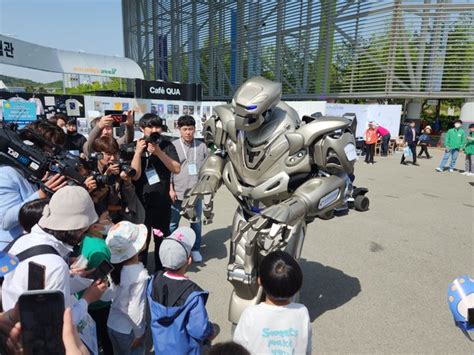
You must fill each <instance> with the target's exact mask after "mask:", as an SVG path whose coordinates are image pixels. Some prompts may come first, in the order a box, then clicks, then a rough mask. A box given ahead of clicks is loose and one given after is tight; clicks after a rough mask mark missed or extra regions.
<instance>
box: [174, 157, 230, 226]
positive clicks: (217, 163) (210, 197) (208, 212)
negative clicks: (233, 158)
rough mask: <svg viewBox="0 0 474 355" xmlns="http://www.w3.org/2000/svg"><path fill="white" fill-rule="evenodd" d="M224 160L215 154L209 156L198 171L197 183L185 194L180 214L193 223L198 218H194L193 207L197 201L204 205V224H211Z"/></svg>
mask: <svg viewBox="0 0 474 355" xmlns="http://www.w3.org/2000/svg"><path fill="white" fill-rule="evenodd" d="M224 163H225V159H224V158H223V157H222V156H220V155H217V154H213V155H210V156H209V157H208V158H207V159H206V161H205V162H204V165H203V166H202V168H201V170H200V171H199V181H198V183H197V184H196V185H194V187H193V188H192V189H191V190H190V191H189V192H188V193H187V194H186V196H185V198H184V200H183V204H182V212H181V214H182V215H183V216H184V217H185V218H187V219H189V220H190V221H191V222H195V221H196V220H197V218H198V217H199V216H196V212H195V209H194V207H195V205H196V202H197V201H198V200H199V199H202V201H203V203H204V209H203V212H204V223H205V224H208V223H212V218H213V217H214V212H213V211H212V209H213V206H214V194H215V193H216V192H217V190H218V189H219V187H220V186H221V183H222V170H224Z"/></svg>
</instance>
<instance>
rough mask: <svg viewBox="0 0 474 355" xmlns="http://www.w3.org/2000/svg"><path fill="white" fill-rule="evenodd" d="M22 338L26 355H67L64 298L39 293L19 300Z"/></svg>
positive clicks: (51, 292) (25, 294)
mask: <svg viewBox="0 0 474 355" xmlns="http://www.w3.org/2000/svg"><path fill="white" fill-rule="evenodd" d="M18 302H19V306H20V307H19V308H20V322H21V333H22V335H21V337H22V343H23V353H24V354H25V355H33V354H34V355H40V354H41V355H43V354H44V355H46V354H55V355H56V354H57V355H62V354H65V350H64V344H63V339H62V334H63V316H64V295H63V293H62V292H61V291H56V290H47V291H45V290H35V291H28V292H25V293H24V294H22V295H21V296H20V298H19V301H18Z"/></svg>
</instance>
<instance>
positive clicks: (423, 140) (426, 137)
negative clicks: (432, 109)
mask: <svg viewBox="0 0 474 355" xmlns="http://www.w3.org/2000/svg"><path fill="white" fill-rule="evenodd" d="M430 134H431V127H430V126H426V127H425V129H424V130H423V134H422V135H421V136H420V138H419V139H418V142H419V144H420V146H421V150H420V152H419V153H418V158H421V155H422V154H423V152H424V153H425V154H426V159H431V156H430V153H428V146H429V144H430V141H431V138H430Z"/></svg>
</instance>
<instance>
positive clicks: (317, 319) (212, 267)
mask: <svg viewBox="0 0 474 355" xmlns="http://www.w3.org/2000/svg"><path fill="white" fill-rule="evenodd" d="M433 154H434V159H431V160H426V159H421V160H420V161H419V162H420V165H421V166H419V167H416V166H411V165H409V166H402V165H400V164H399V159H400V155H395V156H392V157H389V158H378V159H377V163H376V164H375V165H365V164H362V163H358V164H357V167H356V176H357V178H356V185H360V186H366V187H368V188H369V189H370V198H371V208H370V210H369V211H368V212H365V213H359V212H355V211H351V213H350V214H349V215H348V216H345V217H336V218H334V219H332V220H330V221H322V220H316V221H315V222H313V223H312V224H311V225H310V226H309V229H308V235H307V237H306V241H305V245H304V248H303V254H302V261H301V265H302V268H303V271H304V285H303V289H302V295H301V302H302V303H304V304H305V305H306V306H307V307H308V309H309V312H310V316H311V321H312V324H313V353H376V352H377V353H381V352H384V353H421V352H423V353H428V352H431V353H433V352H436V353H466V354H467V353H471V352H472V351H473V343H470V342H469V341H468V340H467V339H466V338H465V337H464V335H463V334H462V332H461V331H460V330H458V329H457V328H456V327H455V326H454V325H453V322H452V317H451V314H450V311H449V309H448V305H447V300H446V299H447V296H446V292H447V287H448V285H449V283H450V282H451V281H452V280H453V279H454V278H455V277H456V276H458V275H461V274H464V273H468V274H471V275H474V261H473V257H474V248H473V245H474V243H473V236H474V234H473V221H474V213H473V212H474V198H473V197H474V193H473V192H474V179H473V178H468V177H464V176H461V175H460V174H459V173H448V172H445V173H436V172H435V171H434V168H435V167H436V164H438V163H439V161H440V158H441V151H433ZM457 166H458V167H461V166H464V156H463V155H460V158H459V160H458V164H457ZM235 206H236V203H235V202H234V200H233V198H232V196H231V195H230V194H229V193H228V192H227V191H226V190H225V188H221V190H220V191H219V193H218V194H217V197H216V203H215V211H216V217H215V221H214V223H213V224H212V225H210V226H205V227H204V237H203V248H202V253H203V256H204V259H205V263H204V264H202V265H200V266H197V267H193V268H192V270H191V272H190V276H191V278H192V279H193V280H195V281H196V282H197V283H198V284H199V285H200V286H201V287H203V288H205V289H208V290H209V291H210V297H209V302H208V307H207V308H208V311H209V314H210V316H211V318H212V320H213V321H214V322H216V323H218V324H219V325H220V326H221V330H222V331H221V334H220V336H219V338H218V340H219V341H225V340H228V339H230V324H229V322H228V321H227V305H228V300H229V295H230V292H231V285H230V284H229V283H228V282H227V281H226V264H227V257H228V249H229V243H228V236H229V226H230V224H231V222H232V215H233V210H234V208H235Z"/></svg>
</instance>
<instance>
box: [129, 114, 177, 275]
mask: <svg viewBox="0 0 474 355" xmlns="http://www.w3.org/2000/svg"><path fill="white" fill-rule="evenodd" d="M138 124H139V126H140V130H141V131H142V132H143V134H144V140H145V141H146V142H147V151H146V153H145V156H144V157H142V170H143V173H142V176H141V177H140V179H139V180H138V181H137V182H136V183H135V186H136V187H137V194H138V196H139V197H140V200H141V201H142V203H143V206H144V207H145V210H146V218H145V225H146V226H147V228H148V229H149V230H150V232H151V231H152V229H159V230H160V231H161V232H162V233H163V235H164V236H168V235H169V225H170V220H171V198H170V196H169V190H170V179H171V173H173V174H178V173H179V172H180V170H181V166H180V164H179V157H178V153H177V152H176V148H175V147H174V145H173V144H172V143H171V142H169V141H166V140H164V139H160V134H161V133H162V131H163V128H164V125H163V122H162V120H161V118H160V117H158V116H157V115H155V114H152V113H147V114H145V115H143V117H142V118H140V121H139V123H138ZM140 141H143V140H139V141H138V142H140ZM138 142H137V144H138ZM151 234H153V233H149V234H148V240H147V243H146V248H145V250H144V251H142V253H141V254H140V258H141V260H142V262H143V264H144V265H145V266H146V265H147V259H148V258H147V256H148V246H149V244H150V239H151ZM162 240H163V239H162V238H160V237H156V236H154V241H155V269H157V270H158V269H161V268H162V265H161V262H160V257H159V253H158V252H159V249H160V244H161V241H162Z"/></svg>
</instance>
